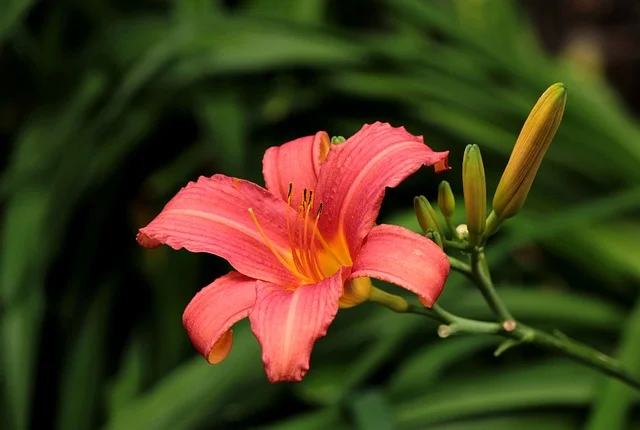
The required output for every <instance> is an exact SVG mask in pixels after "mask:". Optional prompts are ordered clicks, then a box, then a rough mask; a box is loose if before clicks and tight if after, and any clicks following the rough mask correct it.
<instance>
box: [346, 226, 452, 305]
mask: <svg viewBox="0 0 640 430" xmlns="http://www.w3.org/2000/svg"><path fill="white" fill-rule="evenodd" d="M361 276H370V277H372V278H376V279H380V280H382V281H386V282H391V283H394V284H396V285H398V286H400V287H402V288H406V289H407V290H409V291H411V292H413V293H415V294H417V295H418V296H419V297H420V301H421V302H422V303H423V304H424V305H425V306H429V307H431V306H432V305H433V304H434V303H435V301H436V300H437V298H438V296H440V293H441V292H442V289H443V288H444V283H445V281H446V280H447V276H449V259H448V258H447V255H446V254H445V253H444V252H443V251H442V249H440V247H438V245H436V244H435V243H433V242H432V241H431V240H429V239H427V238H426V237H424V236H422V235H419V234H417V233H414V232H412V231H409V230H407V229H406V228H403V227H398V226H394V225H385V224H382V225H378V226H376V227H374V228H373V229H372V230H371V232H370V233H369V235H368V236H367V238H366V240H365V242H364V245H363V246H362V249H361V250H360V254H359V255H358V256H357V257H356V260H355V263H354V265H353V271H352V272H351V276H350V279H352V278H358V277H361Z"/></svg>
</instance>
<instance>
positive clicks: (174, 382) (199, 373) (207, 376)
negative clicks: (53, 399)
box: [104, 323, 278, 430]
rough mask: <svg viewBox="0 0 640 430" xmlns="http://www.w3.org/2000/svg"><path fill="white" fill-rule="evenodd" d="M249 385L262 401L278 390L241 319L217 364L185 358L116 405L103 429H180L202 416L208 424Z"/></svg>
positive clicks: (195, 423) (243, 395)
mask: <svg viewBox="0 0 640 430" xmlns="http://www.w3.org/2000/svg"><path fill="white" fill-rule="evenodd" d="M249 387H253V388H251V390H252V391H253V392H254V393H255V394H256V395H258V396H260V398H261V401H262V403H263V404H267V405H268V403H265V399H268V398H270V397H273V395H274V391H275V390H277V389H278V386H274V385H270V384H269V383H268V382H267V380H266V377H265V375H264V370H263V368H262V363H261V361H260V355H259V352H258V345H257V342H256V341H255V338H254V337H253V336H252V335H251V333H250V332H249V330H248V327H247V324H246V323H243V324H240V327H239V328H238V329H235V330H234V345H233V349H232V350H231V354H230V355H229V357H227V359H226V360H225V361H224V362H223V363H221V364H219V365H216V366H211V365H209V364H208V363H207V362H206V361H205V360H204V359H203V358H202V357H197V358H194V359H192V360H190V361H188V362H187V363H185V364H183V365H181V366H180V367H178V368H177V369H176V370H175V371H173V372H172V373H171V374H169V375H168V376H167V377H165V378H164V379H163V380H161V381H160V382H159V383H158V384H156V385H155V386H154V387H153V388H152V389H151V390H150V391H148V392H146V393H145V394H143V395H142V396H139V397H137V398H136V399H134V400H132V401H131V402H129V403H128V405H127V406H126V407H125V408H123V409H120V410H118V411H117V412H116V414H115V415H114V416H112V417H111V418H110V419H109V421H108V422H107V424H106V425H105V427H104V429H105V430H107V429H108V430H116V429H117V430H129V429H138V428H140V429H143V428H153V429H155V430H162V429H167V430H179V429H185V430H186V429H191V428H193V427H194V426H196V425H198V424H201V423H203V422H204V421H205V420H208V421H207V423H208V425H211V426H214V425H215V423H216V422H217V423H220V421H222V420H223V419H224V414H222V412H223V411H224V410H225V409H226V408H228V407H229V406H228V405H229V402H230V401H231V399H242V398H246V397H247V389H248V388H249ZM258 388H260V389H258Z"/></svg>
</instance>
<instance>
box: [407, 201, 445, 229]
mask: <svg viewBox="0 0 640 430" xmlns="http://www.w3.org/2000/svg"><path fill="white" fill-rule="evenodd" d="M413 208H414V209H415V211H416V218H418V223H420V228H421V229H422V231H423V232H424V233H427V232H428V231H429V230H434V231H437V232H438V234H439V235H440V237H442V229H441V228H440V223H439V222H438V214H437V213H436V211H435V210H434V209H433V206H431V203H429V200H427V198H426V197H425V196H419V197H415V198H414V199H413Z"/></svg>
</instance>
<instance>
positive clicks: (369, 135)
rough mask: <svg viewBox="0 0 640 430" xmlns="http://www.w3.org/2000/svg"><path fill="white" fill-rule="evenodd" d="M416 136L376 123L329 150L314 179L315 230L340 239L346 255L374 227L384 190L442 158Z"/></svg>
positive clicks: (444, 156)
mask: <svg viewBox="0 0 640 430" xmlns="http://www.w3.org/2000/svg"><path fill="white" fill-rule="evenodd" d="M448 154H449V152H448V151H447V152H434V151H432V150H431V149H430V148H429V147H428V146H426V145H425V144H424V140H423V138H422V137H421V136H414V135H412V134H410V133H408V132H407V131H406V130H405V129H404V127H400V128H394V127H391V126H390V125H389V124H386V123H385V124H382V123H380V122H376V123H375V124H371V125H365V126H364V127H362V129H361V130H360V131H358V132H357V133H356V134H354V135H353V136H352V137H350V138H349V139H348V140H347V141H346V142H344V143H342V144H340V145H337V146H334V147H332V148H331V152H330V153H329V155H328V156H327V159H326V161H325V162H324V164H323V165H322V167H321V168H320V175H319V176H318V189H317V194H316V198H317V199H318V200H317V201H322V202H323V203H324V207H323V209H324V210H323V213H322V217H321V218H320V222H319V228H320V231H321V232H322V234H323V236H324V237H325V238H326V239H328V240H330V239H334V238H335V237H336V234H338V235H340V234H342V235H344V236H343V238H344V240H346V242H347V244H348V246H349V251H350V253H351V255H356V254H357V251H358V248H359V247H360V245H361V243H362V240H363V239H364V237H365V236H366V235H367V233H368V232H369V230H371V228H372V227H373V225H374V222H375V220H376V217H377V216H378V212H379V211H380V205H381V204H382V199H383V197H384V192H385V187H395V186H397V185H398V184H400V182H402V181H403V180H404V179H405V178H406V177H407V176H409V175H411V174H412V173H414V172H415V171H416V170H418V169H419V168H420V166H431V165H434V164H436V163H439V162H440V163H441V164H442V162H443V161H444V160H446V158H447V156H448Z"/></svg>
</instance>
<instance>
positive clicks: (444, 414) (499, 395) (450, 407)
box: [397, 360, 596, 428]
mask: <svg viewBox="0 0 640 430" xmlns="http://www.w3.org/2000/svg"><path fill="white" fill-rule="evenodd" d="M595 375H596V374H595V372H593V371H591V370H590V369H586V368H584V367H582V366H580V365H577V364H574V363H570V362H566V361H564V360H557V361H550V362H547V363H543V364H537V365H533V364H529V365H528V366H526V367H521V368H515V369H504V368H503V369H502V370H501V371H498V372H491V373H490V374H480V375H469V376H466V377H462V378H458V379H455V380H453V379H447V380H446V381H442V382H441V383H440V384H437V385H433V386H431V387H430V389H429V390H428V393H427V394H425V395H422V396H418V397H415V398H413V399H411V400H410V401H407V402H404V403H402V404H399V405H398V407H397V417H398V420H399V422H400V424H401V426H402V427H404V428H407V427H409V428H416V427H423V426H427V425H430V424H434V423H438V422H442V421H446V420H452V419H461V418H467V417H472V416H474V415H481V414H488V413H495V412H505V411H512V410H520V409H526V408H537V407H544V406H553V407H558V406H576V405H584V404H585V403H587V402H588V401H590V400H591V398H592V397H593V395H594V394H595Z"/></svg>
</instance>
